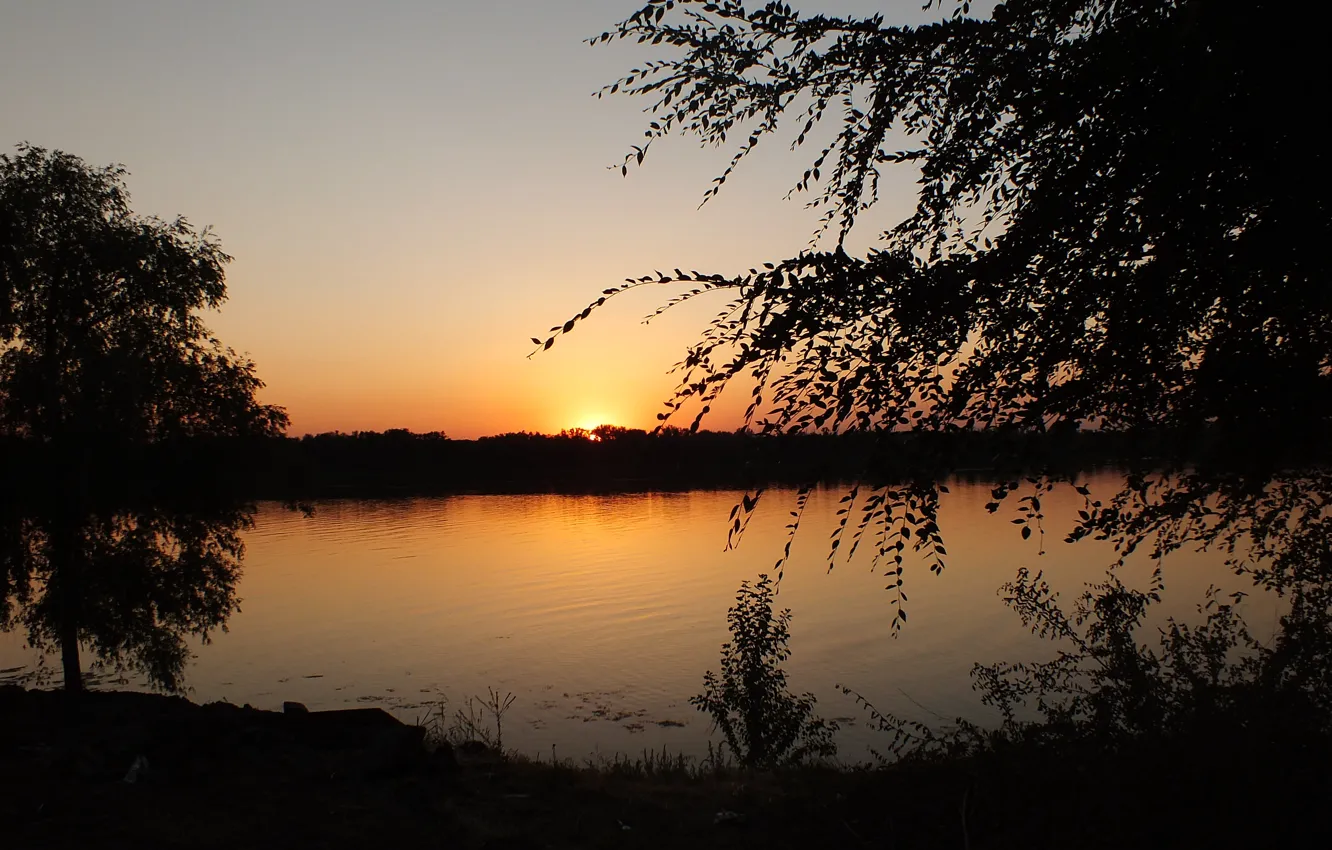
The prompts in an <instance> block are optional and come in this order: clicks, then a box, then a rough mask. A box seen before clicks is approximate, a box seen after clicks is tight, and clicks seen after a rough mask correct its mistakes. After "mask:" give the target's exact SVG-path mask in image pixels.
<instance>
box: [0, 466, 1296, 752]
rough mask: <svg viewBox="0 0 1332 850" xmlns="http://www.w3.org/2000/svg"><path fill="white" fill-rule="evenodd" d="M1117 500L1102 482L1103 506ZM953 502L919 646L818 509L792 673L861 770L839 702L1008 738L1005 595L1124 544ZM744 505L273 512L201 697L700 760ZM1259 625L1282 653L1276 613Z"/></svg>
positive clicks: (1176, 599) (925, 593) (1062, 583)
mask: <svg viewBox="0 0 1332 850" xmlns="http://www.w3.org/2000/svg"><path fill="white" fill-rule="evenodd" d="M1116 484H1117V479H1115V478H1114V477H1102V478H1100V479H1095V480H1094V481H1093V490H1094V495H1096V494H1103V495H1106V496H1108V495H1110V493H1111V492H1112V491H1113V490H1114V488H1115V485H1116ZM951 491H952V492H951V494H950V495H948V496H945V497H944V501H943V507H942V516H941V526H942V530H943V533H944V538H945V545H946V546H947V549H948V552H949V558H948V567H947V569H946V570H945V571H944V573H943V574H942V575H941V576H935V575H932V574H931V573H930V572H929V570H928V569H927V568H926V566H925V565H924V563H923V562H915V561H914V560H909V561H908V571H907V574H906V581H907V585H906V590H907V592H908V595H909V603H908V605H907V610H908V614H909V621H908V623H907V625H906V627H905V628H904V629H903V631H902V633H901V634H900V636H898V637H896V638H894V637H893V636H892V634H891V632H890V629H889V625H890V623H891V620H892V610H893V609H892V605H891V597H890V595H889V594H888V593H887V592H885V591H884V590H883V586H884V584H885V583H886V582H885V580H884V579H883V578H882V577H880V576H878V575H875V574H874V573H872V572H871V571H870V560H869V558H868V557H862V555H860V554H858V555H857V557H856V560H855V561H853V562H851V563H849V564H848V563H845V562H843V561H839V562H838V564H837V565H836V567H835V568H834V569H833V570H832V571H831V572H829V570H828V564H827V560H826V555H827V540H828V536H829V533H830V531H831V530H832V528H833V520H834V511H835V509H836V506H837V500H838V499H839V498H840V497H841V496H842V495H843V491H842V490H838V489H835V488H832V489H825V490H821V491H818V492H816V493H815V494H814V496H813V498H812V499H811V501H810V504H809V507H808V509H807V510H806V512H805V519H804V524H803V525H802V528H801V531H800V534H799V536H798V537H797V538H796V543H795V546H794V548H793V551H792V559H791V563H790V564H789V565H788V567H787V570H786V576H785V579H784V581H783V583H782V586H781V593H780V597H779V599H780V603H781V604H782V605H783V606H785V607H789V608H791V609H792V611H793V612H794V620H793V623H792V642H791V648H792V650H793V656H792V658H791V660H790V662H789V663H788V664H787V665H786V669H787V670H788V672H789V673H790V674H791V679H792V685H793V687H794V689H796V690H798V691H804V690H809V691H813V692H814V693H815V694H816V695H817V696H818V698H819V711H820V713H821V714H822V715H823V716H825V717H832V718H839V719H841V721H842V725H843V731H842V732H841V733H840V741H839V743H840V744H841V751H842V756H843V758H844V759H846V760H850V761H855V760H860V759H861V758H863V757H864V756H865V755H866V750H865V748H866V746H867V745H874V744H875V743H876V735H875V733H873V732H872V731H870V730H869V729H868V728H867V727H866V726H865V725H864V724H863V714H862V713H861V712H860V711H858V709H857V708H856V706H855V705H854V703H853V702H852V700H851V699H850V698H848V697H845V696H843V695H842V694H841V693H840V692H839V691H838V690H837V689H836V688H835V687H834V685H835V684H845V685H848V686H850V687H852V688H855V689H856V690H858V691H860V692H861V693H863V694H864V695H865V696H866V697H867V698H869V699H870V700H871V701H872V702H873V703H874V704H875V705H877V706H878V707H880V708H882V709H886V710H890V711H893V712H895V713H898V714H900V715H903V716H906V717H910V718H913V719H918V720H922V721H927V722H937V721H938V719H939V718H949V719H951V718H954V717H959V716H961V717H965V718H968V719H970V720H974V721H979V722H986V723H994V722H996V720H997V718H996V715H995V714H994V713H993V712H992V711H991V710H989V709H986V708H984V707H983V706H981V705H980V703H979V700H978V698H977V696H976V694H975V693H974V692H973V691H972V690H971V682H970V678H969V675H968V674H969V671H970V670H971V667H972V664H973V663H974V662H976V661H983V662H987V663H988V662H992V661H996V660H1034V659H1038V658H1047V657H1050V656H1052V655H1053V653H1054V651H1055V647H1054V645H1052V644H1050V643H1049V642H1046V641H1041V640H1038V639H1037V638H1035V637H1033V636H1032V635H1031V634H1029V633H1028V632H1027V631H1026V630H1025V629H1024V628H1023V627H1022V624H1021V622H1020V621H1019V620H1018V618H1017V617H1016V615H1014V614H1013V613H1012V612H1011V611H1009V610H1008V609H1006V608H1005V607H1004V606H1003V604H1002V603H1001V602H1000V600H999V598H998V597H997V596H996V590H997V589H998V587H999V585H1000V584H1002V583H1003V582H1004V581H1006V580H1009V579H1011V578H1012V577H1013V575H1014V573H1015V572H1016V570H1017V569H1018V567H1020V566H1024V565H1025V566H1028V567H1031V568H1033V569H1043V570H1045V571H1046V573H1047V576H1048V577H1049V578H1050V579H1051V583H1052V584H1054V585H1055V586H1056V587H1057V588H1059V589H1061V590H1062V591H1063V592H1064V598H1065V599H1069V598H1070V597H1071V596H1073V595H1074V594H1075V593H1076V592H1077V591H1079V590H1080V589H1081V587H1082V585H1083V583H1084V582H1087V581H1095V580H1099V579H1100V578H1101V577H1103V576H1104V570H1105V568H1106V566H1107V565H1108V564H1109V562H1110V561H1111V560H1112V553H1111V551H1110V549H1109V548H1108V547H1107V546H1105V545H1104V544H1098V543H1095V542H1090V541H1084V542H1082V543H1079V544H1077V545H1067V544H1064V543H1063V542H1062V538H1063V533H1062V532H1063V530H1065V529H1067V528H1068V527H1070V519H1071V517H1072V516H1073V514H1074V512H1075V511H1076V509H1077V508H1078V507H1080V506H1081V499H1080V497H1077V496H1076V495H1074V494H1073V493H1072V492H1071V491H1067V492H1062V493H1056V494H1055V495H1054V496H1053V497H1051V498H1047V499H1043V500H1042V501H1043V502H1044V503H1045V507H1046V510H1047V513H1048V514H1050V517H1051V518H1050V519H1049V520H1047V524H1046V527H1047V528H1049V529H1051V530H1052V533H1050V534H1049V535H1047V538H1046V548H1047V550H1048V551H1047V554H1045V555H1044V556H1041V555H1038V549H1039V547H1038V542H1037V540H1036V539H1035V538H1033V539H1032V540H1028V541H1024V540H1022V539H1021V537H1020V535H1019V534H1018V533H1017V531H1018V529H1017V527H1016V526H1014V525H1011V524H1010V520H1011V519H1012V518H1013V515H1014V514H1013V513H1012V508H1013V507H1015V504H1016V503H1015V500H1011V502H1012V504H1006V505H1005V507H1004V508H1002V509H1001V510H1000V512H999V513H998V514H996V515H990V514H988V513H987V512H986V511H985V509H984V504H985V502H987V501H988V500H989V487H988V485H980V484H969V483H964V482H954V483H953V484H952V485H951ZM740 495H741V494H740V493H736V492H690V493H648V494H627V495H626V494H621V495H601V496H569V495H523V496H457V497H448V498H433V499H413V500H404V501H335V502H325V503H320V504H318V505H317V506H316V514H315V516H314V517H312V518H305V517H302V516H301V515H299V514H295V513H292V512H290V511H286V510H284V509H283V508H282V507H280V506H278V505H272V504H268V505H263V506H262V507H261V509H260V511H259V513H258V515H257V517H256V525H255V528H254V530H253V531H251V532H250V533H249V534H248V536H247V545H248V556H247V559H246V569H245V576H244V578H243V579H242V581H241V584H240V596H241V598H242V600H243V602H242V606H241V608H242V610H241V612H240V613H238V614H237V615H236V616H234V617H233V618H232V620H231V622H230V627H229V631H228V632H226V633H223V634H218V635H216V636H215V638H214V640H213V641H212V643H210V644H208V645H204V646H199V647H197V658H196V660H195V662H194V663H193V664H192V665H191V667H190V670H189V674H188V677H189V683H190V685H191V687H192V689H193V690H192V692H191V694H190V695H191V697H192V698H193V699H195V700H196V701H210V700H218V699H223V700H229V701H231V702H234V703H238V704H239V703H251V704H253V705H255V706H257V707H261V708H278V707H280V706H281V703H282V702H283V701H284V700H298V701H301V702H304V703H305V704H306V705H308V706H309V707H310V708H311V709H325V708H341V707H348V706H382V707H384V708H386V709H387V710H389V711H391V712H393V713H395V714H397V715H398V716H400V717H402V718H404V719H406V720H409V721H410V720H414V719H417V718H420V717H423V716H424V715H425V713H426V712H427V710H428V709H429V706H430V705H432V704H433V703H435V702H436V701H437V700H438V699H439V697H440V696H441V695H442V696H445V697H447V698H449V699H450V700H451V703H452V704H453V705H454V706H455V707H456V706H457V705H458V704H459V703H460V702H461V701H462V700H463V699H465V698H466V697H468V696H470V695H476V694H482V695H484V694H485V693H486V689H487V688H489V687H494V688H497V689H498V690H500V691H501V692H512V693H514V694H515V695H516V696H517V699H516V701H515V703H514V705H513V708H512V709H511V710H510V712H509V713H508V715H506V717H505V726H504V737H505V744H506V746H510V747H516V748H518V749H521V750H525V751H527V752H529V753H547V754H548V753H549V752H550V751H551V747H552V746H554V747H556V748H557V752H558V754H559V755H560V756H561V757H564V756H572V757H581V756H585V755H588V754H592V753H601V754H606V755H609V754H613V753H616V752H625V753H635V754H636V753H638V752H639V751H641V750H642V749H643V748H645V747H652V748H657V749H660V748H661V747H662V746H663V745H664V746H666V747H668V748H669V749H671V750H672V751H684V752H688V753H698V752H700V751H702V750H703V749H704V748H705V746H706V742H707V740H708V739H709V724H708V722H707V719H706V718H705V717H704V716H702V715H700V714H699V713H698V712H696V711H695V710H693V709H692V708H691V707H690V706H689V704H688V702H687V700H688V698H689V696H690V695H692V694H694V693H697V692H698V691H699V690H700V685H701V679H702V675H703V672H704V671H705V670H707V669H709V668H710V667H711V668H713V669H716V667H717V655H718V649H719V646H720V644H721V643H722V642H723V641H724V640H725V639H726V637H727V633H726V610H727V607H728V606H729V605H730V604H731V603H732V601H733V599H734V595H735V590H736V588H737V587H738V585H739V583H740V582H741V580H743V579H753V578H754V577H755V576H757V575H758V574H759V573H760V572H764V571H770V570H771V568H772V566H773V563H774V561H775V560H776V559H777V557H778V555H779V554H780V551H781V548H782V545H783V542H784V539H785V537H784V535H785V532H784V530H783V526H784V525H785V524H786V523H787V522H788V521H789V513H788V512H789V511H790V510H791V508H792V506H793V502H794V493H793V492H789V491H788V492H781V491H770V492H769V493H768V494H766V495H765V497H764V501H763V503H762V504H761V505H760V507H759V510H758V513H757V515H756V516H755V518H754V520H753V521H752V523H751V525H750V527H749V530H748V532H747V534H746V536H745V538H744V541H743V543H742V545H741V546H740V548H739V549H738V550H736V551H731V552H724V551H723V547H724V544H725V539H726V528H727V516H728V514H729V512H730V510H731V507H732V506H733V505H734V504H735V503H736V501H737V500H738V498H739V497H740ZM1220 564H1221V558H1220V556H1218V555H1215V554H1211V553H1204V554H1197V553H1181V554H1178V555H1175V556H1172V557H1171V558H1170V559H1168V560H1167V561H1166V564H1165V566H1166V593H1165V600H1164V604H1163V605H1162V606H1160V613H1161V617H1160V619H1163V618H1164V616H1165V615H1167V614H1176V615H1179V616H1187V615H1189V614H1191V613H1193V612H1194V609H1195V606H1196V605H1197V603H1198V602H1199V601H1200V600H1201V598H1202V593H1203V591H1204V590H1205V588H1206V587H1207V586H1208V585H1209V584H1211V583H1216V584H1219V585H1222V586H1225V587H1229V586H1242V585H1236V584H1235V583H1236V581H1237V580H1236V579H1234V578H1233V577H1231V576H1229V575H1228V574H1227V573H1226V572H1225V571H1224V570H1223V569H1222V568H1221V566H1220ZM1151 566H1152V565H1151V564H1150V563H1148V562H1146V561H1145V560H1142V561H1138V562H1134V563H1130V565H1129V566H1128V567H1127V568H1126V569H1125V570H1124V571H1123V572H1122V577H1123V578H1124V579H1125V581H1127V582H1129V583H1131V584H1133V583H1137V584H1141V583H1143V582H1145V579H1146V577H1147V575H1148V573H1149V572H1150V569H1151ZM1245 604H1246V610H1245V613H1246V616H1247V617H1249V618H1250V621H1251V624H1252V625H1254V626H1255V627H1256V630H1255V634H1264V633H1265V632H1264V630H1265V629H1270V627H1271V624H1272V623H1273V622H1274V619H1275V605H1276V603H1275V601H1274V600H1272V599H1270V598H1266V597H1261V596H1255V597H1251V599H1250V600H1249V601H1248V602H1246V603H1245ZM1192 619H1196V616H1195V617H1193V618H1192ZM1158 621H1159V619H1158ZM53 662H54V659H51V660H48V662H47V666H48V667H58V663H53ZM34 667H35V658H34V654H33V653H32V652H31V651H30V650H27V649H26V648H25V647H24V645H23V641H22V638H21V636H19V635H13V634H8V635H4V634H0V669H3V668H8V670H9V675H10V677H11V678H12V677H14V676H15V675H22V674H24V673H26V672H29V671H31V670H32V669H34ZM15 668H20V669H15ZM125 686H129V687H133V686H134V684H133V683H128V684H127V685H125ZM879 743H880V744H881V743H882V742H879Z"/></svg>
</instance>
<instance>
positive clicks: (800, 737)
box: [689, 575, 837, 767]
mask: <svg viewBox="0 0 1332 850" xmlns="http://www.w3.org/2000/svg"><path fill="white" fill-rule="evenodd" d="M775 596H776V590H775V588H774V586H773V582H772V580H771V579H769V578H768V577H767V576H766V575H761V576H759V580H758V581H757V582H756V583H754V584H752V585H751V584H750V583H749V582H744V583H742V584H741V585H740V591H739V592H738V593H737V594H736V596H735V605H734V606H732V607H731V609H730V610H729V611H728V612H727V614H726V620H727V623H729V625H730V630H731V640H730V641H729V642H727V643H724V644H722V651H721V673H713V672H712V671H711V670H709V671H708V672H707V673H706V674H704V676H703V693H701V694H699V695H697V696H694V697H690V699H689V702H690V704H691V705H693V706H694V707H695V708H697V709H698V710H699V711H702V712H706V713H707V714H708V715H709V716H711V717H712V722H713V724H714V725H715V726H716V728H718V729H720V730H721V733H722V735H723V736H724V737H725V738H726V746H727V747H729V748H730V750H731V752H732V753H733V754H734V755H735V757H736V758H737V759H738V760H739V761H740V763H741V764H743V765H745V766H747V767H774V766H777V765H783V764H799V763H801V762H805V761H810V760H815V759H821V758H828V757H831V756H833V755H835V754H836V752H837V746H836V744H834V743H833V733H834V732H836V731H837V724H836V723H832V722H829V721H825V720H823V719H821V718H820V717H818V715H816V714H815V713H814V705H815V702H816V700H815V698H814V695H813V694H800V695H797V694H794V693H792V692H791V691H790V690H789V689H788V688H787V685H786V671H785V670H783V669H782V668H781V665H782V663H783V662H784V661H786V660H787V659H788V658H790V657H791V650H790V649H789V648H788V647H787V643H788V641H789V640H790V638H791V629H790V623H791V610H790V609H789V608H784V609H782V610H781V611H774V610H773V602H774V597H775Z"/></svg>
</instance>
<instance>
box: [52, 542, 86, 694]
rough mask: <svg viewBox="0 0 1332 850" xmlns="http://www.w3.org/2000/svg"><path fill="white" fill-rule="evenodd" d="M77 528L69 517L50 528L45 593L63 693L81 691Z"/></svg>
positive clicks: (81, 591) (80, 568)
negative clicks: (49, 595)
mask: <svg viewBox="0 0 1332 850" xmlns="http://www.w3.org/2000/svg"><path fill="white" fill-rule="evenodd" d="M77 529H78V524H77V523H76V522H75V521H74V520H73V519H71V518H69V517H59V518H57V519H56V521H55V522H54V523H53V524H52V526H51V537H50V547H51V548H50V552H49V553H48V555H49V558H50V563H51V579H50V583H49V584H48V585H47V593H52V594H55V599H54V602H55V604H54V605H53V606H51V610H52V612H53V613H54V614H55V616H56V617H57V618H58V619H57V620H56V622H55V623H53V624H52V625H54V626H55V628H56V633H57V634H58V635H59V638H60V664H61V667H62V668H63V669H64V673H65V690H66V691H67V692H69V693H79V692H81V691H82V690H83V670H82V669H81V667H80V664H79V619H80V614H81V613H82V607H83V606H82V604H81V603H82V597H83V586H82V585H83V576H82V575H81V573H82V566H83V564H82V552H81V551H80V548H81V547H80V545H79V537H80V535H79V533H78V530H77Z"/></svg>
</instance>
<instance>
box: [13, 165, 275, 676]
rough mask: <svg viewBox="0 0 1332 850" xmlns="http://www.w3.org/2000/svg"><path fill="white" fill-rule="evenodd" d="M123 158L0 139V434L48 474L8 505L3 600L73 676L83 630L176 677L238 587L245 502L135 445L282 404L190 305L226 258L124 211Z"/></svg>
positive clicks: (129, 658)
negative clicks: (158, 472)
mask: <svg viewBox="0 0 1332 850" xmlns="http://www.w3.org/2000/svg"><path fill="white" fill-rule="evenodd" d="M124 175H125V172H124V170H123V169H121V168H119V167H108V168H92V167H90V166H88V165H87V164H86V163H84V162H83V161H82V160H81V159H79V158H77V157H74V156H71V155H69V154H66V153H62V152H59V151H46V150H43V149H41V148H35V147H29V146H26V145H24V146H20V147H19V149H18V152H17V154H15V155H12V156H11V155H5V156H0V345H3V350H2V351H0V435H3V436H6V437H11V438H19V439H22V440H24V441H26V442H27V443H29V444H30V445H31V446H32V447H33V451H34V452H35V453H37V455H38V456H39V458H40V464H41V468H42V471H43V472H44V475H43V476H42V477H43V479H44V481H45V483H44V484H43V485H42V486H40V487H38V488H36V492H30V493H23V494H20V497H21V499H22V504H11V505H9V506H8V510H7V511H6V513H9V514H11V516H9V517H7V519H6V521H5V524H4V525H3V528H4V530H5V534H4V541H3V542H4V544H5V546H4V553H3V556H2V557H3V560H2V561H0V563H2V564H3V566H4V569H5V576H4V581H3V583H2V584H0V589H3V591H4V592H5V596H4V599H3V603H4V608H3V609H2V610H0V613H3V615H4V617H3V625H4V627H6V628H9V627H13V626H15V625H17V624H18V623H20V622H21V623H22V624H24V625H25V626H26V628H27V632H28V636H29V641H30V643H32V644H33V645H34V646H36V647H38V648H46V647H50V646H58V647H59V648H60V652H61V657H62V664H63V668H64V682H65V687H66V689H69V690H78V689H79V688H80V687H81V682H82V679H81V669H80V661H79V645H80V643H86V644H88V645H90V646H91V647H92V648H93V649H94V650H95V651H96V652H97V654H98V655H99V656H100V657H102V658H103V659H105V660H110V661H112V662H114V663H116V664H117V665H120V666H129V667H135V668H138V669H141V670H142V671H144V672H145V673H146V674H147V675H148V676H149V678H150V680H151V681H153V682H154V683H155V684H157V685H160V686H163V687H166V688H169V689H175V688H178V687H179V685H180V673H181V671H182V669H183V665H184V661H185V658H186V650H185V645H184V642H183V637H182V635H183V634H184V633H196V634H202V635H204V636H206V635H207V633H208V631H209V630H210V629H213V628H216V627H219V626H221V625H222V624H223V623H225V621H226V618H227V616H228V615H229V614H230V613H231V611H232V610H233V609H234V608H235V605H236V599H235V593H234V588H235V581H236V578H237V576H238V572H239V566H240V559H241V555H242V551H243V549H242V545H241V541H240V538H239V536H238V532H239V530H240V529H241V528H243V527H245V525H246V524H247V523H248V521H249V513H248V511H246V510H245V509H243V508H242V507H240V506H238V505H236V504H234V503H230V502H228V501H227V499H226V498H225V493H223V492H220V491H222V490H224V488H223V486H222V483H221V482H220V481H212V480H197V479H194V478H193V475H201V474H203V473H204V470H203V469H191V468H188V467H187V468H186V469H183V470H177V471H176V475H175V479H174V480H173V481H172V482H171V484H170V487H169V488H168V490H167V492H161V491H159V492H156V493H153V494H148V493H146V492H144V491H143V488H141V487H138V486H136V473H138V472H139V470H136V469H135V468H134V460H135V459H137V458H142V457H144V456H146V454H145V453H146V452H148V451H150V450H151V449H153V448H154V447H158V448H160V447H162V446H168V445H171V444H175V443H180V442H183V441H189V440H199V439H206V438H215V437H244V436H252V437H264V436H270V435H276V434H280V433H281V432H282V431H283V429H284V428H285V426H286V422H287V418H286V414H285V413H284V412H283V410H282V409H281V408H278V407H273V406H268V405H262V404H259V403H258V402H257V401H256V400H255V393H256V392H257V391H258V390H259V389H260V388H261V387H262V386H263V384H262V382H260V380H259V378H258V377H257V375H256V374H255V368H254V364H253V363H252V362H250V361H249V360H247V359H245V358H243V357H241V356H238V355H237V354H236V353H235V352H234V351H231V350H230V349H226V348H224V347H222V345H221V344H220V343H219V342H218V341H217V340H216V339H214V338H213V337H212V336H211V335H210V334H209V331H208V329H207V328H206V327H205V326H204V324H203V322H202V320H201V319H200V317H199V315H198V313H199V311H200V310H202V309H206V308H216V307H217V306H219V305H220V304H221V303H222V301H223V300H224V299H225V297H226V287H225V284H224V275H223V267H224V265H225V264H226V263H227V261H228V260H229V259H230V258H229V257H228V256H227V255H226V254H224V253H223V252H222V250H221V248H220V247H219V245H218V243H217V241H216V239H214V238H213V237H212V235H211V234H210V233H209V232H208V231H207V230H205V231H203V232H202V233H200V232H196V231H195V230H194V229H193V228H191V227H190V225H189V224H188V223H187V222H186V221H185V220H184V219H180V218H178V219H175V220H172V221H163V220H159V219H156V218H146V217H143V216H138V215H135V214H133V213H132V212H131V210H130V208H129V197H128V194H127V192H126V188H125V184H124ZM213 471H216V470H213Z"/></svg>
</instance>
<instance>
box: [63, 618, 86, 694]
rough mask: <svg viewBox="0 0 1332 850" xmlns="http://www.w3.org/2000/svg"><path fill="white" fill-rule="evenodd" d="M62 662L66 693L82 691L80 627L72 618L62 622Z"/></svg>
mask: <svg viewBox="0 0 1332 850" xmlns="http://www.w3.org/2000/svg"><path fill="white" fill-rule="evenodd" d="M60 664H61V666H62V667H64V670H65V691H66V693H71V694H77V693H81V692H82V691H83V670H82V669H81V668H80V666H79V627H78V624H77V623H75V622H73V621H72V619H67V620H66V622H63V623H61V624H60Z"/></svg>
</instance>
